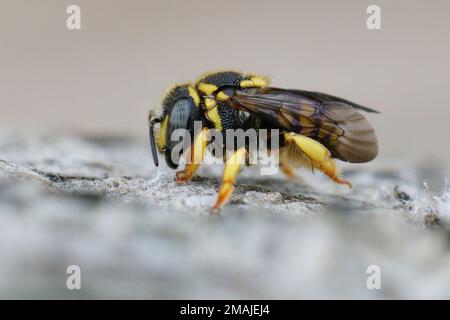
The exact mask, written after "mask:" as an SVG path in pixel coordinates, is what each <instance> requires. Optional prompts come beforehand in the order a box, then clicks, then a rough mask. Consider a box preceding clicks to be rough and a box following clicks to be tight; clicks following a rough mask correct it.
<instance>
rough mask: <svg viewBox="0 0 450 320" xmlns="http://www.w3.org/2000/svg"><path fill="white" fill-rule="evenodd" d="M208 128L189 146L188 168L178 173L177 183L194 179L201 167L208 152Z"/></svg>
mask: <svg viewBox="0 0 450 320" xmlns="http://www.w3.org/2000/svg"><path fill="white" fill-rule="evenodd" d="M207 133H208V129H207V128H204V129H203V130H202V132H201V133H200V134H199V135H198V136H197V137H196V138H195V140H194V143H193V145H192V146H191V147H190V148H189V151H188V154H189V159H188V163H187V164H186V168H185V169H184V170H182V171H178V172H177V173H176V178H175V181H176V182H177V183H185V182H188V181H189V180H191V179H192V177H193V176H194V175H195V173H196V172H197V170H198V168H199V167H200V164H201V162H202V161H203V157H204V155H205V152H206V143H207V136H206V135H207Z"/></svg>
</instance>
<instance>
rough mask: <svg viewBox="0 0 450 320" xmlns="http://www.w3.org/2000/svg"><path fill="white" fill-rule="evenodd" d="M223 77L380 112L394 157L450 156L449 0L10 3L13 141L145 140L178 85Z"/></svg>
mask: <svg viewBox="0 0 450 320" xmlns="http://www.w3.org/2000/svg"><path fill="white" fill-rule="evenodd" d="M70 4H77V5H79V6H80V7H81V10H82V16H81V19H82V29H81V30H80V31H69V30H67V29H66V24H65V23H66V18H67V14H66V7H67V6H68V5H70ZM370 4H377V5H379V6H380V7H381V16H382V29H381V30H376V31H370V30H368V29H367V28H366V18H367V14H366V8H367V6H368V5H370ZM224 68H238V69H241V70H244V71H252V72H257V73H261V74H265V75H270V76H272V77H273V79H274V80H273V85H276V86H282V87H292V88H302V89H309V90H318V91H323V92H326V93H331V94H335V95H339V96H342V97H345V98H348V99H351V100H354V101H355V102H358V103H361V104H363V105H367V106H370V107H374V108H376V109H378V110H380V111H381V112H382V114H381V115H369V116H368V117H369V119H370V121H371V122H372V123H373V125H374V127H375V128H376V130H377V134H378V136H379V140H380V149H381V150H380V152H381V157H391V156H399V155H401V156H403V157H414V158H416V159H422V160H423V159H428V158H430V156H431V158H432V159H449V158H450V152H449V147H448V139H449V137H450V126H449V124H448V123H449V120H450V88H449V83H450V1H448V0H440V1H439V0H435V1H432V2H429V1H406V0H405V1H373V0H370V1H365V0H355V1H331V0H330V1H275V0H271V1H261V0H257V1H256V0H254V1H234V0H232V1H207V0H193V1H181V0H179V1H173V0H171V1H162V0H160V1H143V0H141V1H137V0H130V1H111V0H108V1H107V0H91V1H87V0H71V1H64V0H52V1H50V0H40V1H32V0H28V1H23V0H22V1H18V0H1V2H0V111H1V113H0V114H1V116H0V126H1V129H0V130H2V129H5V130H16V131H26V132H31V133H33V132H40V131H46V132H49V131H50V132H56V133H57V132H62V131H70V132H81V133H83V134H129V135H133V136H137V137H140V138H142V139H146V137H147V119H146V118H147V111H148V109H149V108H150V107H151V106H155V105H157V103H158V102H159V100H160V98H161V95H162V94H163V92H164V90H165V89H166V88H167V87H168V86H170V85H171V84H173V83H174V82H182V81H187V80H191V79H192V80H193V79H195V78H196V77H197V76H198V75H199V74H201V73H203V72H205V71H210V70H215V69H224Z"/></svg>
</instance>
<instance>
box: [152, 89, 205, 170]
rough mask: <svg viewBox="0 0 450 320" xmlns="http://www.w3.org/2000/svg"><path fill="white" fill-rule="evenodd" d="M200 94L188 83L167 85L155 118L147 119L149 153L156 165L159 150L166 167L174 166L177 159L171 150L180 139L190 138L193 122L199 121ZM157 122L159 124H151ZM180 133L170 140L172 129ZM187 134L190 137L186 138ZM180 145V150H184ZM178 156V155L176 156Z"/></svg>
mask: <svg viewBox="0 0 450 320" xmlns="http://www.w3.org/2000/svg"><path fill="white" fill-rule="evenodd" d="M199 104H200V98H199V96H198V94H197V92H196V91H195V89H194V88H193V87H192V86H190V85H181V86H176V87H175V88H173V89H171V90H170V91H169V93H168V94H167V95H166V97H165V98H164V100H163V102H162V112H161V115H160V116H159V117H157V118H153V119H150V128H149V129H150V132H149V136H150V146H151V150H152V154H153V161H154V162H155V165H156V166H158V155H157V149H158V151H159V152H161V153H164V156H165V159H166V163H167V165H168V166H169V167H170V168H173V169H176V168H177V167H178V165H179V159H175V158H174V157H172V150H173V148H174V146H175V145H177V144H178V143H180V140H181V141H183V142H186V141H193V136H194V122H195V121H202V122H203V115H202V112H201V110H200V108H199ZM157 123H159V128H156V129H157V130H155V125H156V124H157ZM178 129H182V130H184V133H183V131H179V133H181V135H177V136H178V137H179V139H180V140H178V141H173V140H172V134H173V133H174V131H175V130H178ZM187 135H189V136H190V139H186V138H187ZM186 147H187V146H183V148H182V149H181V150H186ZM177 158H178V157H177Z"/></svg>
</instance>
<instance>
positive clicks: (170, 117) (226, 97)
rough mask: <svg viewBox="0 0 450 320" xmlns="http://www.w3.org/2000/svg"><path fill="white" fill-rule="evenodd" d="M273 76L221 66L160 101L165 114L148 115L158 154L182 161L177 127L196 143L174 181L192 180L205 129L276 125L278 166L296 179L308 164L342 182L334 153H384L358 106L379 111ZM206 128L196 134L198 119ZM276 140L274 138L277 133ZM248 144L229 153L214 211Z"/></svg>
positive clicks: (355, 157) (355, 159)
mask: <svg viewBox="0 0 450 320" xmlns="http://www.w3.org/2000/svg"><path fill="white" fill-rule="evenodd" d="M269 84H270V80H269V78H267V77H264V76H260V75H256V74H250V73H241V72H235V71H223V72H216V73H209V74H206V75H203V76H201V77H200V78H199V79H198V80H197V82H196V83H195V84H191V83H187V84H182V85H177V86H175V87H173V88H172V89H171V90H169V91H168V93H167V94H166V96H165V97H164V99H163V101H162V108H161V112H160V114H159V116H157V117H152V116H150V117H149V124H150V125H149V136H150V145H151V150H152V154H153V160H154V163H155V165H156V166H158V155H157V153H158V152H159V153H163V154H164V155H165V160H166V163H167V165H168V166H169V167H170V168H173V169H176V168H177V167H178V166H179V161H174V159H173V158H172V156H171V154H172V150H173V148H174V146H175V145H176V143H178V142H177V141H172V140H171V139H170V137H171V134H172V133H173V132H174V130H176V129H185V131H186V132H187V134H188V135H190V138H191V139H190V140H189V141H191V145H190V146H189V148H188V149H187V153H188V154H187V157H190V160H191V161H189V162H188V163H187V164H186V166H185V168H184V170H181V171H178V172H177V173H176V181H177V182H178V183H184V182H187V181H189V180H190V179H191V178H192V177H193V176H194V175H195V173H196V172H197V170H198V168H199V166H200V164H201V162H202V160H203V157H204V153H205V150H206V145H207V143H208V137H207V132H208V130H209V129H215V130H218V131H219V132H225V131H226V130H227V129H244V130H245V129H249V128H253V129H256V130H258V129H269V130H270V129H278V132H279V134H278V137H277V138H278V139H279V148H278V150H277V151H278V152H279V163H278V165H279V168H280V169H281V171H282V172H283V173H285V174H286V175H287V176H288V177H290V178H293V179H295V178H296V176H295V168H296V167H299V166H307V167H309V168H311V169H312V170H313V171H314V169H318V170H320V171H322V172H323V173H324V174H325V175H327V176H328V177H330V178H331V179H332V180H333V181H334V182H336V183H338V184H346V185H348V186H350V187H351V184H350V182H348V181H346V180H344V179H343V178H342V176H341V174H340V172H339V169H338V168H337V166H336V163H335V161H334V159H339V160H342V161H346V162H351V163H364V162H369V161H371V160H373V159H374V158H375V157H376V156H377V154H378V142H377V138H376V135H375V132H374V129H373V128H372V126H371V125H370V124H369V122H368V121H367V119H366V118H365V117H364V116H363V115H362V114H361V112H360V111H364V112H372V113H378V111H375V110H373V109H370V108H367V107H364V106H362V105H359V104H356V103H354V102H351V101H348V100H345V99H342V98H339V97H335V96H332V95H328V94H324V93H320V92H312V91H304V90H293V89H280V88H274V87H270V86H269ZM196 121H200V122H201V123H202V128H203V129H202V130H201V132H200V133H197V134H196V133H195V130H194V123H195V122H196ZM272 138H273V137H272ZM248 153H249V150H248V146H242V147H240V148H238V149H236V150H232V154H231V156H230V157H228V158H227V159H224V162H225V169H224V173H223V179H222V184H221V186H220V189H219V192H218V196H217V200H216V202H215V204H214V206H213V207H212V210H211V211H212V212H213V213H216V212H219V210H220V208H221V207H222V206H223V204H224V203H226V201H227V200H228V199H229V198H230V196H231V194H232V192H233V184H234V182H235V179H236V176H237V173H238V171H239V169H240V166H241V164H242V163H245V159H247V157H248Z"/></svg>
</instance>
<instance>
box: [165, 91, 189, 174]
mask: <svg viewBox="0 0 450 320" xmlns="http://www.w3.org/2000/svg"><path fill="white" fill-rule="evenodd" d="M193 108H195V106H194V104H193V102H192V100H190V99H187V98H182V99H178V100H177V101H176V102H175V103H174V105H173V106H172V108H171V110H170V113H169V120H168V123H167V131H166V143H167V144H166V150H165V158H166V162H167V165H168V166H169V167H171V168H172V169H176V168H177V167H178V164H179V160H180V159H179V158H180V155H179V154H177V155H172V150H173V148H174V147H175V146H176V145H177V144H179V143H180V141H184V142H188V141H189V139H188V137H187V136H189V131H188V130H189V124H190V117H191V113H192V110H193ZM178 129H182V130H183V131H184V132H183V131H181V130H180V131H178V132H177V135H176V136H177V137H178V138H179V140H175V141H173V140H172V134H173V132H174V131H175V130H178ZM186 147H187V146H186V145H183V148H182V149H181V150H186Z"/></svg>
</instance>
